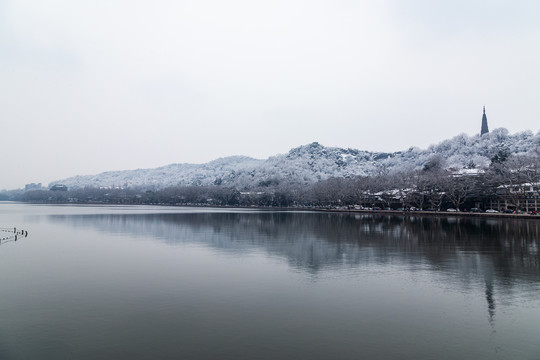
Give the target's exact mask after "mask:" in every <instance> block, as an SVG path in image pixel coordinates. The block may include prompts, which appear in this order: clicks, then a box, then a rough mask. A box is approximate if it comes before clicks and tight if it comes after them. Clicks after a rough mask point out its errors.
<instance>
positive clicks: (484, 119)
mask: <svg viewBox="0 0 540 360" xmlns="http://www.w3.org/2000/svg"><path fill="white" fill-rule="evenodd" d="M488 132H489V129H488V125H487V116H486V107H485V106H484V115H482V130H480V136H482V135H484V134H487V133H488Z"/></svg>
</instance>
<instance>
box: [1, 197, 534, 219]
mask: <svg viewBox="0 0 540 360" xmlns="http://www.w3.org/2000/svg"><path fill="white" fill-rule="evenodd" d="M2 202H4V201H2ZM6 202H11V201H6ZM13 203H19V204H32V205H74V206H78V205H83V206H84V205H91V206H161V207H169V208H174V207H188V208H189V207H192V208H217V209H252V210H266V211H314V212H327V213H350V214H378V215H402V216H434V217H456V216H457V217H481V218H516V219H538V220H540V214H537V215H532V214H507V213H502V212H498V213H486V212H468V211H455V212H450V211H425V210H414V211H402V210H364V209H361V210H360V209H326V208H311V207H270V206H227V205H195V204H185V205H176V204H174V205H172V204H113V203H101V202H84V203H82V202H79V203H73V202H51V203H41V202H23V201H13Z"/></svg>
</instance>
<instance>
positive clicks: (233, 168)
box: [50, 129, 540, 190]
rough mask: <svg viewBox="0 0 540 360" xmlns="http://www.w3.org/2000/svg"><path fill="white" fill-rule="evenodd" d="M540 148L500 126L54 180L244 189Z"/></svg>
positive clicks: (477, 161) (470, 161)
mask: <svg viewBox="0 0 540 360" xmlns="http://www.w3.org/2000/svg"><path fill="white" fill-rule="evenodd" d="M501 151H503V152H507V153H510V154H512V153H526V152H529V151H540V132H539V133H537V134H536V135H534V134H533V133H532V132H530V131H527V132H522V133H517V134H513V135H511V134H509V133H508V131H507V130H506V129H496V130H494V131H492V132H491V133H489V134H486V135H484V136H482V137H480V136H479V135H475V136H467V135H465V134H461V135H458V136H456V137H454V138H452V139H449V140H445V141H442V142H441V143H439V144H436V145H432V146H430V147H429V148H428V149H425V150H422V149H419V148H415V147H411V148H410V149H408V150H406V151H399V152H395V153H378V152H370V151H362V150H356V149H350V148H349V149H343V148H337V147H325V146H323V145H320V144H319V143H316V142H314V143H311V144H308V145H303V146H299V147H297V148H294V149H292V150H290V151H289V152H288V153H287V154H280V155H276V156H272V157H270V158H268V159H266V160H257V159H253V158H250V157H246V156H231V157H226V158H220V159H217V160H214V161H211V162H208V163H206V164H170V165H166V166H162V167H159V168H154V169H137V170H125V171H108V172H104V173H101V174H97V175H84V176H80V175H79V176H74V177H71V178H68V179H63V180H58V181H54V182H53V183H51V184H50V185H53V184H65V185H67V186H68V187H69V188H71V189H74V188H83V187H86V186H92V187H145V188H151V189H160V188H164V187H168V186H176V185H212V184H214V185H224V186H234V187H236V188H238V189H240V190H243V189H251V188H257V187H265V186H271V185H276V184H279V183H284V182H287V183H293V184H310V183H313V182H317V181H320V180H325V179H328V178H330V177H350V176H355V175H374V174H381V173H395V172H399V171H407V170H414V169H421V168H422V167H424V165H426V164H427V163H428V162H429V161H431V160H432V159H433V158H435V157H437V158H438V159H439V161H442V162H443V165H444V166H445V167H446V168H454V169H458V170H459V169H466V168H485V167H487V166H488V165H489V164H490V162H491V158H493V156H494V155H496V154H497V153H499V152H501Z"/></svg>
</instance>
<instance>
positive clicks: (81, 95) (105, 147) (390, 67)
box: [0, 0, 540, 189]
mask: <svg viewBox="0 0 540 360" xmlns="http://www.w3.org/2000/svg"><path fill="white" fill-rule="evenodd" d="M539 19H540V1H538V0H530V1H525V0H523V1H520V0H508V1H498V0H489V1H488V0H486V1H478V0H476V1H475V0H457V1H456V0H453V1H448V0H446V1H435V0H423V1H422V0H403V1H399V0H394V1H391V0H389V1H385V0H373V1H345V0H343V1H335V0H333V1H331V0H329V1H313V0H310V1H293V0H287V1H276V0H272V1H253V0H251V1H204V0H203V1H201V0H197V1H172V0H171V1H160V0H157V1H133V0H107V1H105V0H103V1H99V0H93V1H90V0H88V1H84V0H82V1H72V0H71V1H70V0H66V1H60V0H49V1H40V0H35V1H26V0H0V96H1V100H0V119H1V134H2V135H1V140H0V151H1V155H0V168H1V176H0V189H4V188H5V189H12V188H18V187H23V186H24V184H26V183H30V182H42V183H44V184H47V183H48V182H50V181H52V180H56V179H60V178H64V177H69V176H73V175H78V174H80V175H83V174H95V173H99V172H102V171H108V170H122V169H135V168H150V167H157V166H162V165H166V164H170V163H184V162H189V163H202V162H207V161H210V160H213V159H215V158H218V157H223V156H229V155H248V156H252V157H256V158H267V157H268V156H271V155H275V154H278V153H285V152H287V151H288V150H289V149H290V148H293V147H296V146H299V145H303V144H307V143H310V142H313V141H318V142H320V143H321V144H323V145H326V146H340V147H351V148H357V149H363V150H373V151H388V152H391V151H397V150H404V149H407V148H408V147H410V146H418V147H421V148H426V147H427V146H428V145H430V144H433V143H437V142H439V141H441V140H443V139H447V138H450V137H452V136H455V135H457V134H460V133H466V134H469V135H472V134H475V133H477V132H479V131H480V124H481V117H482V106H483V105H485V106H486V113H487V115H488V122H489V127H490V129H494V128H497V127H506V128H507V129H508V130H509V131H510V132H511V133H514V132H518V131H523V130H528V129H529V130H532V131H533V132H535V133H536V132H537V131H538V130H539V129H540V121H539V114H540V101H539V99H540V21H539Z"/></svg>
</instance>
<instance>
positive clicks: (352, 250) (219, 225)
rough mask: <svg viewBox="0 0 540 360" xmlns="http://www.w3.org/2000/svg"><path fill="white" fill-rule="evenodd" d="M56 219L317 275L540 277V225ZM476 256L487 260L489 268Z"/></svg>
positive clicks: (306, 218)
mask: <svg viewBox="0 0 540 360" xmlns="http://www.w3.org/2000/svg"><path fill="white" fill-rule="evenodd" d="M51 218H52V219H53V220H58V221H68V222H70V223H73V224H74V225H75V226H90V227H94V228H97V229H100V230H102V231H106V232H108V233H123V234H124V233H125V234H130V235H135V236H145V237H147V236H152V237H155V238H158V239H161V240H163V241H165V242H167V243H170V244H176V243H204V244H207V245H210V246H213V247H216V248H220V249H224V250H234V251H241V250H249V249H254V248H262V249H264V250H266V251H268V252H270V253H272V254H276V255H280V256H286V257H287V259H288V260H289V261H290V262H291V263H292V264H294V265H296V266H298V267H302V268H305V269H309V270H311V271H317V270H319V269H321V268H324V267H325V266H332V265H335V264H351V265H356V264H361V263H370V262H373V261H375V262H381V263H387V262H389V261H396V260H398V261H400V262H402V263H414V264H421V263H428V264H431V265H433V266H434V267H436V268H440V269H443V270H450V271H452V272H460V269H457V268H460V267H461V268H463V269H461V272H462V273H471V270H475V271H477V270H479V269H478V268H479V267H481V268H485V267H486V266H489V267H490V268H491V269H492V270H493V269H496V272H497V274H496V275H497V276H499V277H500V276H503V277H506V276H508V277H511V278H514V277H515V276H516V275H518V276H524V277H527V276H534V277H537V276H538V274H539V272H538V270H539V269H540V265H539V252H538V238H539V233H540V224H539V223H538V222H537V221H534V220H517V219H516V220H506V219H505V220H493V219H481V218H474V219H468V218H467V219H466V218H459V217H453V218H452V217H450V218H443V217H402V216H384V215H376V214H374V215H366V214H362V215H360V214H335V213H334V214H332V213H291V212H263V213H260V212H245V213H223V212H219V213H181V214H178V213H177V214H171V213H166V214H106V215H68V216H58V215H54V216H51ZM473 255H481V259H482V260H481V261H479V260H477V257H476V256H473ZM457 258H462V259H459V260H457ZM452 267H457V268H456V269H453V270H452Z"/></svg>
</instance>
